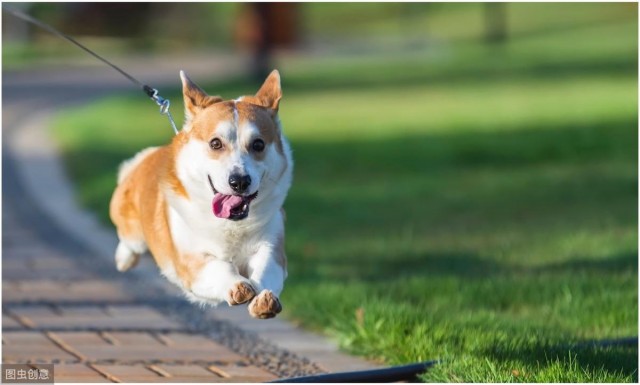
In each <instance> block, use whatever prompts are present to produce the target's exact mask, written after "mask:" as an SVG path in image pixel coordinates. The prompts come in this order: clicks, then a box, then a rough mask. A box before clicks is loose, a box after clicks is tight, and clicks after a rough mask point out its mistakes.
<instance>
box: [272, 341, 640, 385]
mask: <svg viewBox="0 0 640 385" xmlns="http://www.w3.org/2000/svg"><path fill="white" fill-rule="evenodd" d="M632 346H636V347H637V346H638V337H623V338H617V339H606V340H591V341H583V342H580V343H576V344H572V345H568V346H566V347H565V348H569V349H577V348H578V349H579V348H608V347H632ZM438 362H439V361H438V360H434V361H427V362H420V363H416V364H410V365H403V366H392V367H389V368H384V369H372V370H361V371H356V372H342V373H329V374H318V375H313V376H305V377H293V378H284V379H281V380H275V381H271V382H298V383H302V382H304V383H312V382H319V383H336V382H342V383H349V382H397V381H412V380H416V379H417V377H418V375H419V374H421V373H424V372H425V371H427V370H428V369H429V368H431V367H432V366H433V365H435V364H437V363H438Z"/></svg>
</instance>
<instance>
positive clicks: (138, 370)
mask: <svg viewBox="0 0 640 385" xmlns="http://www.w3.org/2000/svg"><path fill="white" fill-rule="evenodd" d="M92 366H93V367H94V368H95V369H96V370H97V371H99V372H100V373H102V375H103V376H105V377H106V378H108V379H110V380H111V381H117V382H156V381H157V380H159V379H160V378H162V377H161V376H160V375H158V374H157V373H155V372H153V371H152V370H149V369H148V368H147V367H146V366H145V365H98V364H92ZM134 378H135V379H134Z"/></svg>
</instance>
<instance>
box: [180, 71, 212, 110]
mask: <svg viewBox="0 0 640 385" xmlns="http://www.w3.org/2000/svg"><path fill="white" fill-rule="evenodd" d="M180 79H182V95H183V97H184V115H185V121H187V122H188V121H190V120H191V119H192V118H193V116H194V115H195V114H196V113H197V112H198V111H199V110H201V109H203V108H205V107H207V106H210V105H211V104H213V103H218V102H221V101H222V98H221V97H219V96H209V95H207V93H206V92H204V91H203V90H202V88H200V87H198V85H197V84H196V83H194V82H193V81H192V80H191V79H189V77H188V76H187V74H186V73H185V72H184V71H180Z"/></svg>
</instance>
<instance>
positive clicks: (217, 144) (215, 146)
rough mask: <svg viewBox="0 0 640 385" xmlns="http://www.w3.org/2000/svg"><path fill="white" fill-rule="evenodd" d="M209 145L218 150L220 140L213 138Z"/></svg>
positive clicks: (220, 144)
mask: <svg viewBox="0 0 640 385" xmlns="http://www.w3.org/2000/svg"><path fill="white" fill-rule="evenodd" d="M209 146H210V147H211V148H213V149H214V150H219V149H221V148H222V142H221V141H220V139H218V138H213V139H211V142H209Z"/></svg>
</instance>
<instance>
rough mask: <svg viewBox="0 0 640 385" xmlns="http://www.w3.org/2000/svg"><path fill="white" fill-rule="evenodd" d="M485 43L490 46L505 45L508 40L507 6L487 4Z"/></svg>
mask: <svg viewBox="0 0 640 385" xmlns="http://www.w3.org/2000/svg"><path fill="white" fill-rule="evenodd" d="M484 18H485V31H486V34H485V41H486V42H487V43H489V44H496V43H504V42H505V41H506V40H507V4H506V3H485V4H484Z"/></svg>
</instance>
